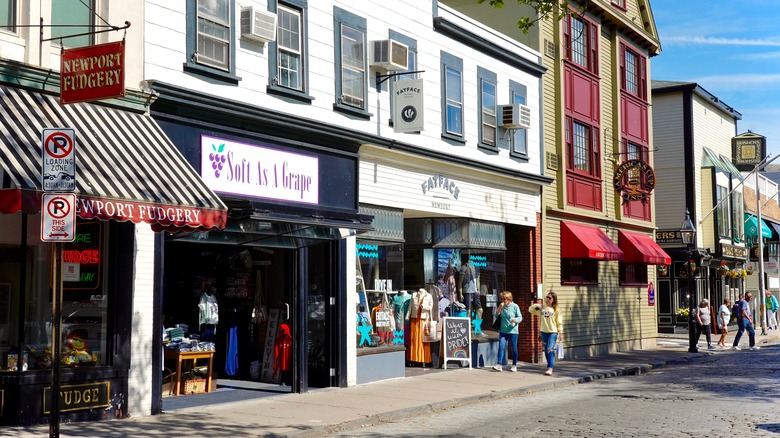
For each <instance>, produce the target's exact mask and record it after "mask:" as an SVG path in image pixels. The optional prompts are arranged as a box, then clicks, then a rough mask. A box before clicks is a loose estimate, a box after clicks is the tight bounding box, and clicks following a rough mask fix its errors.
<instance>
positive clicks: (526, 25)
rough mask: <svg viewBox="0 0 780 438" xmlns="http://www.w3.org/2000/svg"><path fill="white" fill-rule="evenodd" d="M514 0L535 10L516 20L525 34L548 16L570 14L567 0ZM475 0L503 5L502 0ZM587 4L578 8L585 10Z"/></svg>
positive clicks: (498, 6) (501, 6)
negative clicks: (528, 15)
mask: <svg viewBox="0 0 780 438" xmlns="http://www.w3.org/2000/svg"><path fill="white" fill-rule="evenodd" d="M516 1H517V3H518V4H520V5H527V6H530V7H531V8H533V10H534V11H535V12H536V15H535V16H533V17H520V19H519V20H517V27H518V28H519V29H520V30H522V31H523V33H525V34H527V33H528V31H529V30H530V29H531V28H532V27H534V25H536V22H537V21H541V20H546V19H548V18H550V17H555V18H556V19H561V18H562V17H565V16H566V15H569V14H571V9H569V1H568V0H516ZM477 2H478V3H480V4H481V3H485V2H488V3H489V4H490V6H493V7H494V8H496V9H501V8H503V7H504V0H477ZM587 4H588V2H587V0H586V1H585V2H583V5H582V6H581V7H580V8H579V10H580V12H582V11H584V10H585V7H586V6H587Z"/></svg>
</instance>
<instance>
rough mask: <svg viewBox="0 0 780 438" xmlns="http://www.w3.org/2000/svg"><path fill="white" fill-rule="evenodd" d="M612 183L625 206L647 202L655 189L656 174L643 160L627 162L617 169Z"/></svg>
mask: <svg viewBox="0 0 780 438" xmlns="http://www.w3.org/2000/svg"><path fill="white" fill-rule="evenodd" d="M612 182H613V185H614V186H615V191H616V192H618V193H619V194H620V197H621V198H623V203H624V204H625V203H627V202H629V201H642V202H647V201H648V200H649V196H650V193H651V192H652V191H653V189H654V188H655V172H654V171H653V168H652V167H650V165H649V164H647V163H645V162H644V161H642V160H626V161H624V162H622V163H620V165H619V166H618V167H617V168H616V169H615V174H614V175H613V177H612Z"/></svg>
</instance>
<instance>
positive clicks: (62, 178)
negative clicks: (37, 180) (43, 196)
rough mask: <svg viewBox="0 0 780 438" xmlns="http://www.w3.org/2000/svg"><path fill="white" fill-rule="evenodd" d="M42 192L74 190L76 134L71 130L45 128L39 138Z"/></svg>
mask: <svg viewBox="0 0 780 438" xmlns="http://www.w3.org/2000/svg"><path fill="white" fill-rule="evenodd" d="M41 141H42V143H43V153H42V154H41V156H42V158H43V165H42V168H41V170H42V171H41V187H42V188H43V191H44V192H72V191H74V190H76V132H75V130H74V129H73V128H45V129H44V130H43V135H42V136H41Z"/></svg>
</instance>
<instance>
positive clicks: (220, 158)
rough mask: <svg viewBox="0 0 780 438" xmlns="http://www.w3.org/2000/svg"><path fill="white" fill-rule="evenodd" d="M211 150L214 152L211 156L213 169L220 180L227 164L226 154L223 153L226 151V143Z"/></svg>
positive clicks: (214, 146) (213, 146) (212, 147)
mask: <svg viewBox="0 0 780 438" xmlns="http://www.w3.org/2000/svg"><path fill="white" fill-rule="evenodd" d="M211 149H212V150H213V151H214V152H211V153H210V154H209V161H211V168H212V169H214V176H215V177H217V178H219V174H220V173H221V172H222V166H224V164H225V160H226V158H225V154H223V153H222V151H224V150H225V143H222V144H221V145H219V146H216V145H213V144H212V145H211Z"/></svg>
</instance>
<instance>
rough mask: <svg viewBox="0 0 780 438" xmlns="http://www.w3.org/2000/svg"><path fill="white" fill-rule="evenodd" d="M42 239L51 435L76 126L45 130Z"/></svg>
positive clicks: (72, 224) (72, 217)
mask: <svg viewBox="0 0 780 438" xmlns="http://www.w3.org/2000/svg"><path fill="white" fill-rule="evenodd" d="M41 143H42V145H41V146H42V148H41V149H42V153H41V187H42V188H43V191H44V192H45V193H44V194H43V196H42V199H41V241H43V242H52V243H54V256H53V257H52V265H51V278H52V300H51V316H52V325H51V355H52V358H51V362H52V363H51V391H50V394H51V395H50V396H51V400H50V406H51V411H50V412H49V436H50V437H59V436H60V364H61V360H62V351H61V345H60V344H61V338H62V242H72V241H73V240H74V239H75V237H76V195H75V194H73V193H63V192H72V191H74V190H75V189H76V135H75V130H74V129H72V128H46V129H44V130H43V132H42V134H41Z"/></svg>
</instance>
